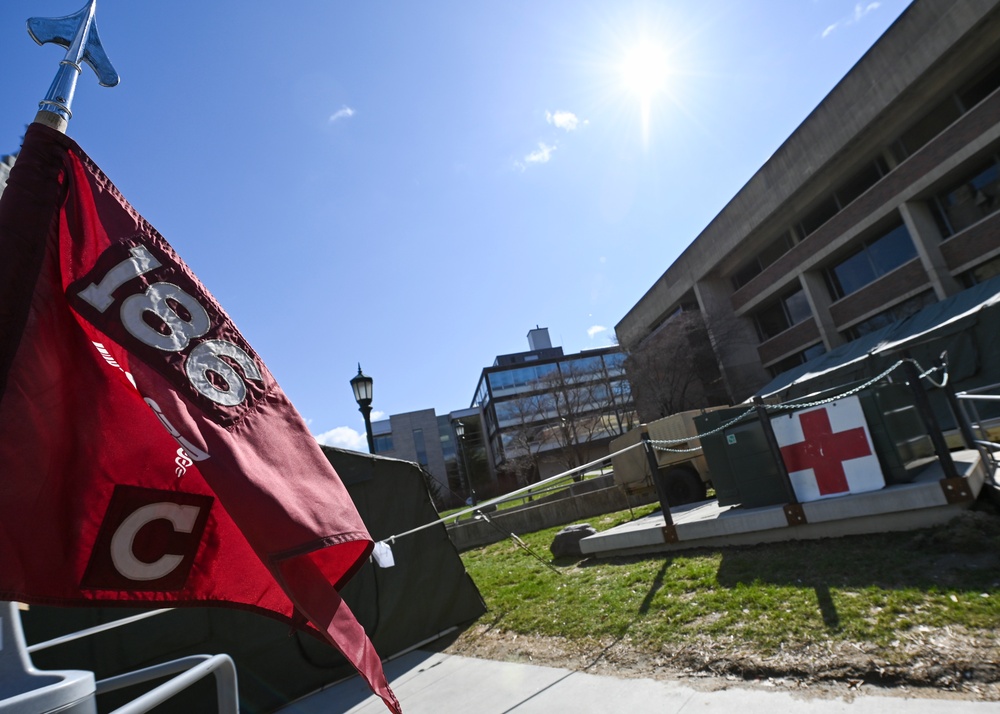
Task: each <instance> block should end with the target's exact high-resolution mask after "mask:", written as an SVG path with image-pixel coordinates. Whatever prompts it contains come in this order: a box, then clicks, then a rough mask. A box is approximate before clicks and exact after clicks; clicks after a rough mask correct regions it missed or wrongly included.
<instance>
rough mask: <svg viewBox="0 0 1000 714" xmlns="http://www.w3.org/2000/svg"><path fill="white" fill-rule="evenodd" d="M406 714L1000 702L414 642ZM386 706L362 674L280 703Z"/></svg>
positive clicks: (975, 707)
mask: <svg viewBox="0 0 1000 714" xmlns="http://www.w3.org/2000/svg"><path fill="white" fill-rule="evenodd" d="M385 672H386V676H387V677H388V678H389V681H390V683H391V685H392V688H393V691H395V693H396V696H397V697H399V701H400V703H401V704H402V706H403V712H404V714H454V713H457V712H463V713H465V712H467V713H470V714H504V713H505V712H516V713H517V714H551V713H552V712H573V714H590V713H593V714H614V713H616V712H625V713H627V714H643V713H644V712H657V713H658V714H670V713H671V712H678V713H680V712H683V713H684V714H690V713H692V712H699V713H701V712H710V713H716V712H717V713H718V714H731V713H732V712H739V714H775V712H782V713H783V714H784V712H814V713H816V714H834V713H835V712H846V713H848V714H884V713H885V712H905V713H906V714H941V713H942V712H947V713H950V712H956V713H958V714H964V713H968V714H986V713H987V712H989V713H990V714H997V713H998V712H1000V702H969V701H955V700H945V699H911V698H904V697H886V696H877V695H867V694H865V693H863V692H862V693H859V694H858V695H857V696H856V697H854V699H853V701H850V702H848V701H845V700H843V699H808V698H805V697H804V696H803V695H802V694H798V693H796V694H793V693H789V692H783V691H774V692H769V691H761V690H759V689H747V688H741V687H733V688H732V689H725V690H721V691H714V692H703V691H699V690H697V689H692V688H691V687H687V686H684V685H682V684H678V683H676V682H670V681H659V680H652V679H623V678H618V677H605V676H600V675H596V674H585V673H582V672H573V671H570V670H568V669H558V668H555V667H539V666H536V665H530V664H517V663H512V662H493V661H490V660H482V659H474V658H470V657H460V656H457V655H447V654H441V653H437V652H427V651H423V650H417V651H416V652H411V653H410V654H408V655H406V656H404V657H400V658H399V659H397V660H394V661H391V662H387V663H386V665H385ZM386 711H388V710H387V709H386V708H385V705H384V704H383V703H382V701H381V700H380V699H378V698H377V697H375V696H374V695H372V694H371V692H370V691H369V690H368V687H367V686H366V685H365V684H364V683H363V682H362V681H361V680H360V679H359V678H357V677H354V678H352V679H350V680H347V681H345V682H341V683H339V684H336V685H334V686H332V687H330V688H328V689H325V690H323V691H321V692H318V693H316V694H313V695H310V696H309V697H306V698H304V699H301V700H299V701H298V702H295V703H293V704H290V705H288V706H287V707H284V708H282V709H281V712H282V714H382V712H386Z"/></svg>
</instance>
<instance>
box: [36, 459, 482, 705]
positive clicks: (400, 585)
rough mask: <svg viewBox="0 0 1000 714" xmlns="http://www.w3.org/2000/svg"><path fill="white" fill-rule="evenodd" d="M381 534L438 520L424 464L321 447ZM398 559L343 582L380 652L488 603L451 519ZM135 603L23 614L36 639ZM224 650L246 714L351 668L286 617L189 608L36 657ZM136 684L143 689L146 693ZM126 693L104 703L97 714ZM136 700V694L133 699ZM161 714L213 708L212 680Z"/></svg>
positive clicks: (156, 658) (119, 664)
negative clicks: (455, 539) (452, 535)
mask: <svg viewBox="0 0 1000 714" xmlns="http://www.w3.org/2000/svg"><path fill="white" fill-rule="evenodd" d="M323 451H324V453H325V454H326V456H327V458H328V459H329V460H330V462H331V463H332V464H333V466H334V468H335V469H336V470H337V473H338V474H339V475H340V477H341V479H342V480H343V482H344V484H345V485H346V486H347V490H348V492H349V493H350V495H351V498H352V499H353V500H354V503H355V505H356V506H357V508H358V511H359V512H360V514H361V517H362V518H363V519H364V522H365V525H366V526H367V527H368V530H369V532H370V533H371V535H372V537H373V538H374V539H375V540H376V541H379V540H383V539H386V538H389V537H390V536H392V535H395V534H397V533H402V532H403V531H406V530H409V529H411V528H414V527H416V526H420V525H424V524H425V523H430V522H432V521H435V520H437V518H438V515H437V512H436V511H435V509H434V506H433V505H432V502H431V498H430V495H429V494H428V492H427V488H426V486H425V484H424V480H423V477H422V475H421V471H420V468H419V466H417V465H416V464H414V463H410V462H407V461H400V460H398V459H388V458H383V457H377V456H375V457H373V456H369V455H367V454H359V453H356V452H352V451H344V450H340V449H333V448H328V447H323ZM391 547H392V551H393V556H394V559H395V566H394V567H392V568H380V567H378V566H376V565H374V564H373V563H368V564H366V565H365V566H364V567H363V568H362V569H361V571H360V572H358V574H357V575H355V576H354V578H353V579H352V580H351V581H350V582H349V583H348V585H347V586H346V587H345V588H344V591H343V595H344V600H345V602H347V603H348V605H349V606H350V608H351V610H352V611H353V612H354V613H355V615H356V616H357V618H358V620H359V621H360V622H361V623H362V624H363V625H364V627H365V630H366V631H367V632H368V634H369V636H370V637H371V639H372V641H373V642H374V643H375V647H376V649H377V650H378V652H379V654H380V655H381V656H382V657H388V656H391V655H393V654H396V653H399V652H401V651H402V650H405V649H407V648H410V647H412V646H414V645H417V644H419V643H422V642H424V641H426V640H427V639H428V638H433V637H435V636H437V635H438V634H439V633H441V632H443V631H445V630H448V629H449V628H451V627H454V626H457V625H462V624H465V623H469V622H471V621H473V620H475V619H476V618H478V617H479V616H480V615H481V614H483V613H484V612H485V610H486V607H485V604H484V603H483V600H482V598H481V597H480V595H479V591H478V589H477V588H476V586H475V584H474V583H473V582H472V579H471V578H470V577H469V575H468V574H467V573H466V571H465V567H464V565H463V564H462V561H461V559H460V558H459V555H458V552H457V551H456V550H455V547H454V546H453V545H452V543H451V541H450V540H449V539H448V534H447V532H446V530H445V527H444V525H438V526H435V527H433V528H428V529H425V530H422V531H420V532H418V533H415V534H413V535H410V536H406V537H404V538H401V539H399V540H397V541H395V543H393V544H392V546H391ZM138 612H142V611H141V610H137V609H131V608H80V609H63V608H52V607H39V606H33V607H32V608H31V609H30V611H28V612H25V613H23V617H22V621H23V623H24V628H25V633H26V637H27V640H28V642H29V643H35V642H40V641H44V640H48V639H51V638H54V637H57V636H60V635H63V634H65V633H68V632H74V631H77V630H80V629H83V628H87V627H91V626H94V625H97V624H100V623H103V622H108V621H111V620H115V619H118V618H121V617H124V616H126V615H131V614H135V613H138ZM220 652H221V653H226V654H228V655H230V656H231V657H232V658H233V660H234V661H235V662H236V666H237V670H238V677H239V685H240V710H241V711H242V712H247V713H249V712H269V711H273V710H275V709H276V708H278V707H280V706H283V705H285V704H287V703H288V702H290V701H292V700H293V699H296V698H298V697H301V696H303V695H305V694H308V693H309V692H312V691H314V690H316V689H318V688H320V687H322V686H323V685H325V684H329V683H331V682H334V681H337V680H339V679H341V678H343V677H346V676H350V675H352V674H353V670H352V669H351V668H350V666H349V665H347V663H346V662H345V660H344V659H343V658H342V657H341V656H340V653H338V652H337V651H336V650H335V649H334V648H333V647H331V646H330V645H327V644H326V643H325V642H324V641H322V640H319V639H317V638H316V637H314V636H312V635H309V634H306V633H303V632H299V631H294V630H292V629H290V627H289V626H288V625H287V624H285V623H282V622H278V621H276V620H273V619H270V618H268V617H265V616H262V615H258V614H255V613H250V612H245V611H241V610H233V609H229V608H221V607H212V608H206V607H191V608H188V607H185V608H179V609H176V610H173V611H172V612H169V613H166V614H164V615H160V616H157V617H153V618H150V619H147V620H143V621H141V622H137V623H134V624H132V625H129V626H126V627H123V628H119V629H116V630H112V631H110V632H106V633H102V634H98V635H94V636H92V637H88V638H86V639H84V640H80V641H76V642H71V643H68V644H64V645H59V646H57V647H55V648H52V649H48V650H42V651H39V652H36V653H34V654H33V655H32V658H33V660H34V662H35V665H36V666H37V667H39V668H41V669H88V670H92V671H94V672H95V674H96V676H97V678H98V679H101V678H104V677H108V676H111V675H114V674H119V673H121V672H127V671H132V670H135V669H138V668H140V667H144V666H147V665H150V664H153V663H156V662H162V661H166V660H171V659H175V658H177V657H182V656H185V655H190V654H215V653H220ZM140 691H141V690H140ZM129 694H130V693H129V692H125V693H123V694H122V695H121V696H119V695H118V693H110V694H108V695H104V696H101V697H99V698H98V704H99V706H100V707H101V710H102V711H107V710H108V709H110V708H112V707H114V706H119V705H120V704H121V703H123V702H125V701H128V700H129V699H130V698H131V697H130V696H128V695H129ZM132 696H134V694H133V695H132ZM157 711H165V712H166V711H170V712H183V714H200V713H201V712H206V713H208V712H211V713H213V714H214V712H215V711H216V702H215V694H214V683H213V682H212V681H211V678H209V679H208V680H206V681H203V682H201V683H199V684H198V685H196V686H195V687H194V688H192V690H190V691H189V692H186V693H184V694H183V695H181V696H180V697H178V698H176V699H173V700H171V701H169V702H168V703H166V704H164V705H162V706H161V707H159V708H157Z"/></svg>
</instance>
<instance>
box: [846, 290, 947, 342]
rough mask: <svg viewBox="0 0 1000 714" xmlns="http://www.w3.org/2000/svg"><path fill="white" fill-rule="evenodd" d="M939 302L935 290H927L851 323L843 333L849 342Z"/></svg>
mask: <svg viewBox="0 0 1000 714" xmlns="http://www.w3.org/2000/svg"><path fill="white" fill-rule="evenodd" d="M935 302H937V298H936V297H935V296H934V291H933V290H925V291H924V292H922V293H920V294H919V295H914V296H913V297H911V298H909V299H907V300H904V301H903V302H901V303H898V304H896V305H893V306H892V307H890V308H889V309H887V310H883V311H882V312H880V313H878V314H877V315H873V316H872V317H869V318H868V319H867V320H864V321H862V322H859V323H856V324H854V325H851V326H850V327H849V328H848V329H846V330H844V332H842V333H841V334H842V335H843V336H844V339H845V340H847V341H848V342H851V341H853V340H856V339H858V338H859V337H861V336H862V335H868V334H871V333H872V332H875V331H876V330H881V329H882V328H883V327H888V326H889V325H891V324H892V323H894V322H896V321H897V320H903V319H905V318H907V317H909V316H910V315H912V314H913V313H915V312H917V311H918V310H920V309H922V308H924V307H926V306H928V305H931V304H933V303H935Z"/></svg>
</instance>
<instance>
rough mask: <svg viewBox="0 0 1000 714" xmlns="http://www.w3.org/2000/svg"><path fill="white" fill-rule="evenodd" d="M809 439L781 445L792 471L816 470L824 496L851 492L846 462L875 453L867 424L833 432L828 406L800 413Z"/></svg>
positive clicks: (783, 454) (803, 427)
mask: <svg viewBox="0 0 1000 714" xmlns="http://www.w3.org/2000/svg"><path fill="white" fill-rule="evenodd" d="M799 420H800V422H801V424H802V435H803V436H804V437H805V441H801V442H799V443H798V444H789V445H788V446H783V447H781V457H782V458H783V459H784V461H785V467H786V468H787V469H788V472H789V473H794V472H796V471H804V470H806V469H812V470H813V473H815V474H816V485H817V486H818V487H819V492H820V495H821V496H828V495H830V494H833V493H844V492H845V491H850V490H851V489H850V486H848V484H847V475H846V474H845V473H844V462H845V461H847V460H848V459H858V458H861V457H862V456H869V455H870V454H871V453H872V450H871V447H869V446H868V439H867V437H866V436H865V430H864V428H863V427H860V426H859V427H856V428H854V429H847V430H846V431H838V432H836V433H834V432H833V429H832V428H831V427H830V415H829V414H827V412H826V409H817V410H816V411H812V412H805V413H803V414H800V415H799Z"/></svg>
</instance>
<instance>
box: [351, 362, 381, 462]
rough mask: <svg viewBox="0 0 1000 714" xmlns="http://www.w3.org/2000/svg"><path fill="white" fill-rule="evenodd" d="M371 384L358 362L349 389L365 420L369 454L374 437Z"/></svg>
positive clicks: (372, 448) (372, 450)
mask: <svg viewBox="0 0 1000 714" xmlns="http://www.w3.org/2000/svg"><path fill="white" fill-rule="evenodd" d="M372 384H373V380H372V378H371V377H369V376H368V375H367V374H363V373H362V372H361V363H360V362H359V363H358V373H357V375H356V376H355V377H354V379H352V380H351V389H353V390H354V400H355V401H356V402H357V403H358V411H359V412H361V414H362V416H364V418H365V433H366V434H367V435H368V453H369V454H374V453H375V437H373V436H372Z"/></svg>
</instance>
